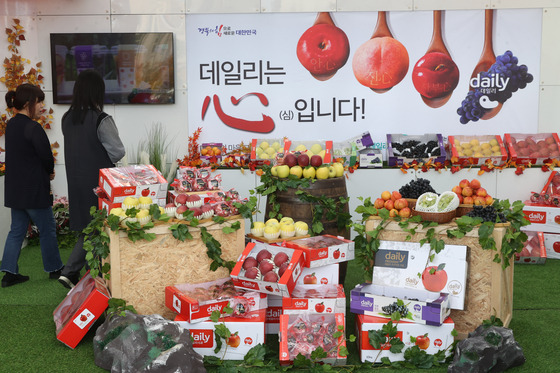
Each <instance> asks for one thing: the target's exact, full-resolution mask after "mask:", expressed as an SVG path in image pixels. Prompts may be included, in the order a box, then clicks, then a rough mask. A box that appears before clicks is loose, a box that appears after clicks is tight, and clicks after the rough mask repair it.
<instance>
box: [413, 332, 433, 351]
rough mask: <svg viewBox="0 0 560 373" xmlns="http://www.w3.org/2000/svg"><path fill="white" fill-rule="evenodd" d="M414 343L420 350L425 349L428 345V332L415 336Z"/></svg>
mask: <svg viewBox="0 0 560 373" xmlns="http://www.w3.org/2000/svg"><path fill="white" fill-rule="evenodd" d="M414 344H416V346H418V348H420V349H421V350H427V349H428V347H430V338H428V333H426V334H424V335H419V336H418V337H416V341H415V342H414Z"/></svg>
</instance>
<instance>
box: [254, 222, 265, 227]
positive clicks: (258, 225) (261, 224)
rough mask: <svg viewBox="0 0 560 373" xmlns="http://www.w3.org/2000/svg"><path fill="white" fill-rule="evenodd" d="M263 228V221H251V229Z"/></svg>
mask: <svg viewBox="0 0 560 373" xmlns="http://www.w3.org/2000/svg"><path fill="white" fill-rule="evenodd" d="M261 228H264V223H263V222H262V221H256V222H254V223H253V229H261Z"/></svg>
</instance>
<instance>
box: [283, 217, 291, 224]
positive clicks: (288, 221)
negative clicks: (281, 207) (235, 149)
mask: <svg viewBox="0 0 560 373" xmlns="http://www.w3.org/2000/svg"><path fill="white" fill-rule="evenodd" d="M283 223H292V224H293V223H294V219H292V218H290V217H288V216H284V217H283V218H282V219H280V224H283Z"/></svg>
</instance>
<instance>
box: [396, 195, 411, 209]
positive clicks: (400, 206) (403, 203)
mask: <svg viewBox="0 0 560 373" xmlns="http://www.w3.org/2000/svg"><path fill="white" fill-rule="evenodd" d="M394 206H395V208H396V209H397V210H402V209H404V208H405V207H408V201H407V200H406V199H404V198H399V199H397V200H396V201H395V202H394Z"/></svg>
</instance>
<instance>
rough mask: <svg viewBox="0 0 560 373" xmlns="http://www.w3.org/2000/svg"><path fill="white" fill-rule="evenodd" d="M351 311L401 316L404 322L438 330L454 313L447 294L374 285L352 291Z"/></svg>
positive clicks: (364, 285)
mask: <svg viewBox="0 0 560 373" xmlns="http://www.w3.org/2000/svg"><path fill="white" fill-rule="evenodd" d="M350 311H351V312H353V313H356V314H361V315H368V316H377V317H385V318H390V317H391V314H392V313H393V312H399V313H400V315H401V320H409V321H413V322H415V323H419V324H427V325H436V326H439V325H441V324H442V323H443V322H444V320H445V319H446V318H447V317H448V316H449V314H450V313H451V309H450V308H449V294H447V293H432V292H429V291H425V290H417V289H405V288H398V287H389V286H379V285H373V284H358V285H356V287H355V288H354V289H352V291H351V292H350Z"/></svg>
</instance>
